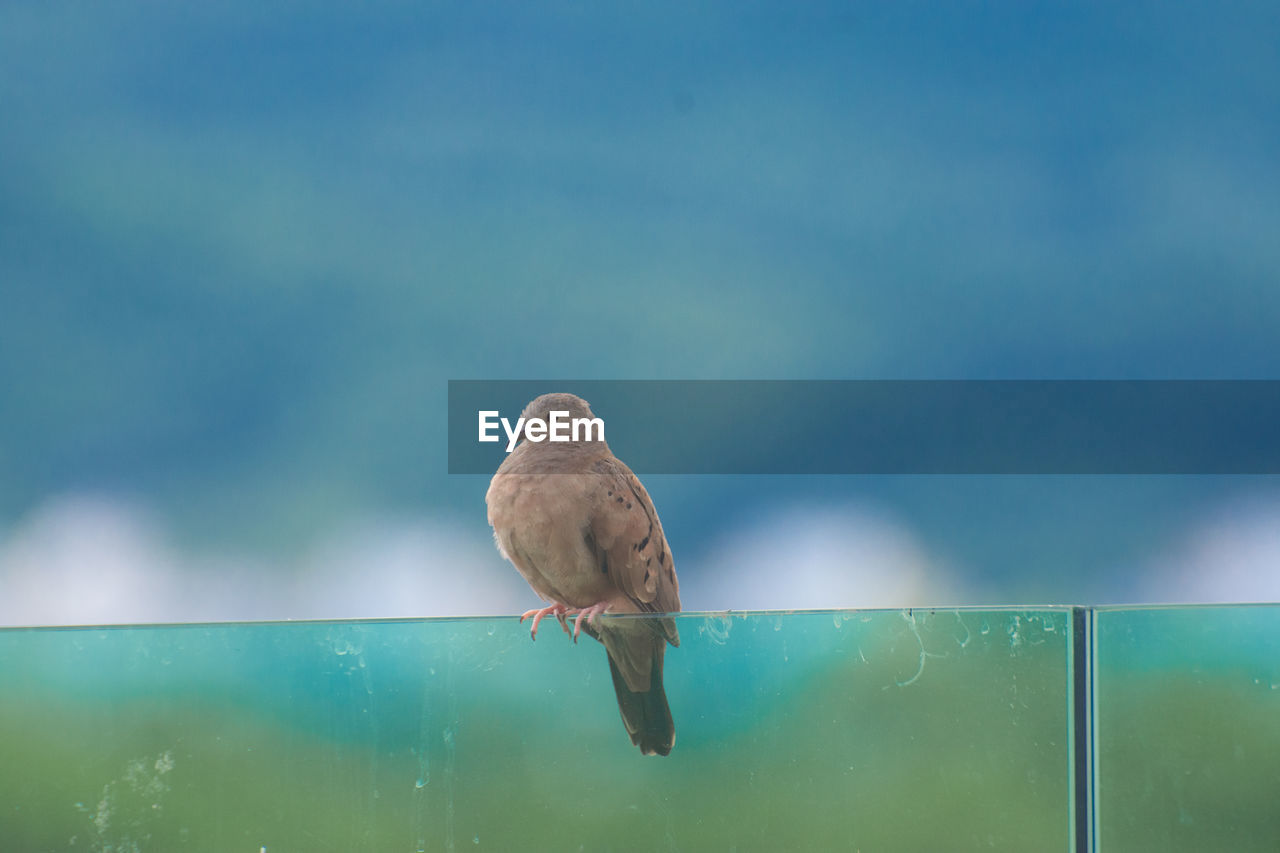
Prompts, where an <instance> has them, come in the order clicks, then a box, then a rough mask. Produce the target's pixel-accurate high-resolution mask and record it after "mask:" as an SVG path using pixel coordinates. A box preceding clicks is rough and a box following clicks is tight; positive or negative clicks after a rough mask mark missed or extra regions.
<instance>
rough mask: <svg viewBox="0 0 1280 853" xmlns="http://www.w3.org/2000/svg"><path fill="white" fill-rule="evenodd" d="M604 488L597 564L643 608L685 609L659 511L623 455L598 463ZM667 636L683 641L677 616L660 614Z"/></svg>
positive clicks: (595, 519)
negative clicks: (624, 460) (620, 457)
mask: <svg viewBox="0 0 1280 853" xmlns="http://www.w3.org/2000/svg"><path fill="white" fill-rule="evenodd" d="M596 470H597V473H599V474H601V475H602V478H603V483H604V485H603V492H601V493H600V495H599V496H598V501H597V503H596V507H595V510H594V512H593V513H592V517H591V519H590V531H591V539H592V540H593V547H594V548H595V550H596V556H597V564H598V565H600V567H601V570H602V571H604V572H606V573H607V574H608V575H609V576H610V578H612V580H613V582H614V583H615V584H616V585H617V587H618V589H619V590H621V591H622V592H623V594H625V595H626V596H627V597H628V598H629V599H631V600H632V601H633V602H634V603H635V604H636V607H637V608H638V609H639V610H640V611H641V612H642V613H643V612H647V613H676V612H678V611H679V610H680V584H679V581H678V580H677V579H676V568H675V563H674V561H673V560H672V557H671V551H670V550H669V549H668V548H667V537H666V536H665V535H664V534H663V532H662V522H661V521H659V520H658V512H657V510H656V509H654V507H653V500H652V499H651V498H650V497H649V493H648V491H646V490H645V487H644V484H642V483H641V482H640V480H639V478H638V477H636V475H635V474H634V473H632V471H631V469H630V468H628V467H627V466H626V464H625V463H623V462H622V461H621V460H619V459H618V458H617V457H613V456H611V457H609V458H607V459H602V460H600V461H599V462H597V463H596ZM658 621H659V622H660V626H659V627H660V628H661V631H662V633H663V635H665V637H666V639H667V640H668V641H669V642H670V643H672V644H673V645H679V644H680V637H679V634H678V633H677V631H676V625H675V620H674V619H671V618H669V617H668V618H665V619H661V620H658Z"/></svg>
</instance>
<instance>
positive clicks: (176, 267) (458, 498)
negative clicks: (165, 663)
mask: <svg viewBox="0 0 1280 853" xmlns="http://www.w3.org/2000/svg"><path fill="white" fill-rule="evenodd" d="M1277 43H1280V13H1277V10H1276V8H1275V6H1274V4H1268V3H1240V4H1231V5H1230V6H1226V7H1224V6H1222V5H1220V4H1210V3H1191V4H1179V5H1178V6H1177V8H1176V9H1175V8H1171V7H1169V6H1168V4H1162V3H1154V2H1138V3H1126V4H1124V5H1123V6H1122V7H1117V6H1113V5H1107V4H1088V5H1064V4H1056V3H1022V4H1012V3H1008V4H979V3H970V2H960V3H946V4H916V3H893V4H888V3H886V4H864V3H850V4H846V3H813V4H804V5H803V6H792V5H789V4H781V3H776V4H774V3H746V4H727V3H725V4H716V3H711V4H694V5H691V4H676V3H667V2H657V3H648V4H609V5H606V6H596V5H589V4H588V5H583V4H571V3H532V4H529V3H510V2H508V3H502V2H500V3H491V4H465V5H448V4H438V3H404V2H385V3H372V4H361V5H359V6H353V5H350V4H338V3H321V4H293V3H286V4H272V5H270V6H266V7H263V6H261V5H259V4H248V3H240V2H232V3H220V4H212V5H202V6H198V7H194V6H189V5H183V6H174V5H172V4H164V3H155V2H116V3H105V4H90V5H74V6H70V5H63V4H47V3H35V2H8V3H5V4H3V5H2V6H0V115H3V117H4V118H3V132H2V133H0V583H3V585H4V587H5V590H6V594H5V595H4V596H3V600H2V601H0V622H3V623H8V624H29V623H67V622H72V623H74V622H121V621H139V620H141V621H153V620H183V619H230V618H291V617H308V616H311V617H348V616H395V615H406V616H407V615H422V614H466V613H510V612H514V611H516V610H518V609H523V608H524V607H527V606H530V605H532V604H533V603H534V598H533V596H532V594H531V593H530V592H529V591H528V590H527V589H526V588H525V587H524V585H523V583H522V582H521V581H520V579H519V578H518V577H517V576H516V574H515V573H514V572H513V571H511V570H510V568H509V567H507V566H504V565H503V564H502V563H501V562H500V561H499V559H498V558H497V555H496V553H495V552H494V551H493V550H492V549H491V547H490V545H489V542H488V535H489V534H488V530H487V527H486V525H485V522H484V509H483V493H484V488H485V478H483V477H449V476H447V474H446V473H445V452H446V447H445V434H444V425H445V416H444V406H445V399H446V397H445V394H446V381H447V380H448V379H450V378H478V379H489V378H499V379H500V378H546V379H548V380H554V379H556V378H600V379H611V378H695V379H696V378H747V379H755V378H991V377H1025V378H1108V377H1115V378H1144V377H1145V378H1160V377H1192V378H1276V377H1277V375H1278V374H1280V347H1277V346H1276V330H1277V328H1280V284H1278V282H1280V276H1278V275H1277V274H1278V273H1280V251H1278V250H1277V244H1276V240H1275V238H1274V235H1275V234H1276V233H1280V160H1277V158H1276V157H1275V156H1274V152H1275V150H1276V149H1277V145H1278V144H1280V111H1277V105H1276V99H1275V92H1276V90H1277V83H1278V82H1280V56H1278V55H1277V53H1276V49H1275V45H1276V44H1277ZM547 390H554V382H551V381H549V382H548V389H547ZM602 414H604V415H605V416H606V417H607V415H608V413H607V412H606V413H602ZM615 449H616V450H617V451H618V453H619V454H620V455H621V456H622V457H623V458H624V459H625V458H626V448H625V447H617V448H615ZM646 482H647V485H648V486H649V489H650V491H651V492H652V493H653V495H654V498H655V501H656V503H657V505H658V507H659V509H660V511H661V512H662V515H663V520H664V524H665V527H666V529H667V533H668V536H669V538H670V539H671V542H672V548H673V551H674V553H675V554H676V556H677V559H678V562H679V564H680V571H681V581H682V586H683V589H682V592H683V597H684V601H685V605H686V607H690V608H698V609H721V608H728V607H733V608H747V607H801V606H809V607H822V606H869V605H883V606H901V605H907V604H927V603H932V604H956V603H965V602H987V603H1001V602H1013V601H1049V602H1081V601H1082V602H1095V601H1096V602H1106V601H1126V600H1155V601H1161V600H1236V599H1242V600H1268V599H1280V572H1276V571H1275V570H1274V567H1275V565H1276V563H1277V560H1280V534H1278V533H1277V532H1276V531H1277V530H1280V488H1277V483H1276V482H1275V480H1274V478H1262V477H1253V478H1248V477H1245V478H1235V479H1233V478H1215V477H1163V478H1119V477H1109V478H1080V477H1076V478H1071V477H1063V478H1036V477H1008V478H994V477H992V478H984V477H970V478H963V477H960V478H946V477H899V478H894V477H880V478H873V477H862V478H854V477H848V478H838V477H831V478H824V477H808V478H784V477H774V478H770V477H763V478H751V477H711V478H692V477H675V476H673V477H659V478H646ZM779 561H784V562H785V564H786V565H788V566H789V567H790V569H791V571H790V575H789V576H788V577H787V578H786V579H785V583H784V582H783V580H784V579H782V578H780V577H779V576H778V575H779V573H778V572H776V571H775V569H776V567H777V565H779Z"/></svg>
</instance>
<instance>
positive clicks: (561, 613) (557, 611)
mask: <svg viewBox="0 0 1280 853" xmlns="http://www.w3.org/2000/svg"><path fill="white" fill-rule="evenodd" d="M568 612H569V608H567V607H565V606H564V605H563V604H561V603H560V602H558V601H557V602H556V603H555V604H549V605H547V606H546V607H543V608H541V609H539V610H526V611H525V612H524V613H523V614H521V616H520V621H521V623H523V622H524V620H526V619H528V618H529V617H530V616H532V617H533V627H532V628H531V629H530V631H529V638H530V639H533V640H536V639H538V624H539V623H540V622H542V620H543V619H545V618H546V617H548V616H554V617H556V619H558V620H560V627H562V628H564V632H565V633H566V634H567V633H569V626H568V625H567V624H565V621H564V617H565V614H567V613H568Z"/></svg>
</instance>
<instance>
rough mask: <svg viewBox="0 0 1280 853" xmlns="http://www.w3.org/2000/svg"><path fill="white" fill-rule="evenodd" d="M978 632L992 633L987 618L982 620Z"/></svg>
mask: <svg viewBox="0 0 1280 853" xmlns="http://www.w3.org/2000/svg"><path fill="white" fill-rule="evenodd" d="M978 633H980V634H990V633H991V626H990V625H988V624H987V620H986V619H983V620H982V627H981V628H979V629H978Z"/></svg>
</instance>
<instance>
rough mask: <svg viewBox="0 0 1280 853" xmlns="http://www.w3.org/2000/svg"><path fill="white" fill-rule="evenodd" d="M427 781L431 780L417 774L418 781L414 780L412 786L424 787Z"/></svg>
mask: <svg viewBox="0 0 1280 853" xmlns="http://www.w3.org/2000/svg"><path fill="white" fill-rule="evenodd" d="M429 781H431V780H429V779H427V778H426V777H425V776H419V777H418V781H416V782H414V783H413V787H415V788H425V787H427V782H429Z"/></svg>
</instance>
